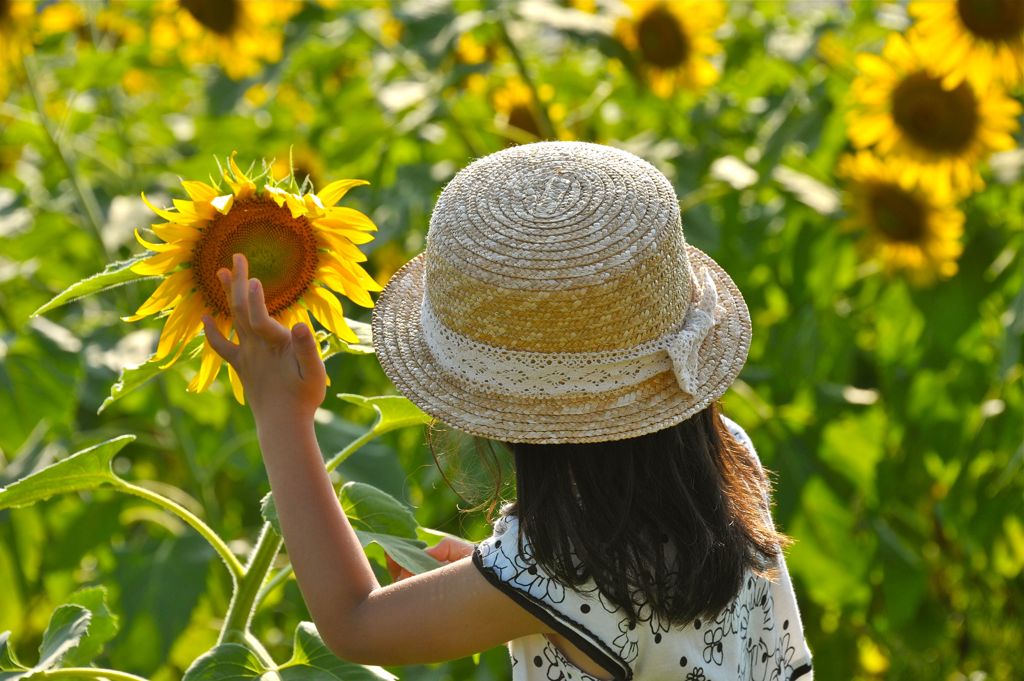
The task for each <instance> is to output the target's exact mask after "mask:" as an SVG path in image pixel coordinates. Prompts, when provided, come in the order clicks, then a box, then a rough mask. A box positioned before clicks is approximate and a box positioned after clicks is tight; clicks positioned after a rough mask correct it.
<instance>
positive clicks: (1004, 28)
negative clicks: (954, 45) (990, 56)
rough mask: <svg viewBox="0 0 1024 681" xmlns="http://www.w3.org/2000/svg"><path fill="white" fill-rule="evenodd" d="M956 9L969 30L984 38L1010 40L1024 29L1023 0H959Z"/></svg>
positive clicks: (1019, 35) (1018, 35) (996, 40)
mask: <svg viewBox="0 0 1024 681" xmlns="http://www.w3.org/2000/svg"><path fill="white" fill-rule="evenodd" d="M956 9H957V12H958V13H959V14H960V21H962V22H963V23H964V26H966V27H967V30H969V31H970V32H971V33H973V34H974V35H976V36H977V37H979V38H982V39H983V40H989V41H991V42H1010V41H1012V40H1019V39H1020V37H1021V32H1022V31H1024V2H1022V0H957V3H956Z"/></svg>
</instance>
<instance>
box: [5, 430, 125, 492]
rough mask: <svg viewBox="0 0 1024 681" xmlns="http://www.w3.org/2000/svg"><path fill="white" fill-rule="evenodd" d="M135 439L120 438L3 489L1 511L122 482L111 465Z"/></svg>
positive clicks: (96, 446)
mask: <svg viewBox="0 0 1024 681" xmlns="http://www.w3.org/2000/svg"><path fill="white" fill-rule="evenodd" d="M134 439H135V436H134V435H119V436H118V437H115V438H113V439H111V440H107V441H106V442H101V443H100V444H98V445H94V446H92V447H89V448H88V449H83V450H82V451H80V452H75V453H74V454H72V455H71V456H69V457H68V458H66V459H63V460H61V461H58V462H57V463H55V464H51V465H49V466H47V467H46V468H44V469H42V470H41V471H38V472H36V473H33V474H32V475H30V476H28V477H27V478H22V479H21V480H18V481H17V482H14V483H11V484H10V485H8V486H7V487H4V488H0V509H4V508H17V507H19V506H28V505H30V504H34V503H36V502H37V501H41V500H43V499H49V498H50V497H52V496H53V495H55V494H61V493H64V492H75V491H78V490H84V489H93V488H95V487H99V486H101V485H103V484H104V483H112V482H115V481H116V480H119V478H118V477H117V476H116V475H114V471H113V470H112V469H111V467H110V462H111V460H113V458H114V455H115V454H117V453H118V452H119V451H121V449H123V448H124V447H125V445H127V444H128V443H129V442H131V441H133V440H134Z"/></svg>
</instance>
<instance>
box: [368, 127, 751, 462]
mask: <svg viewBox="0 0 1024 681" xmlns="http://www.w3.org/2000/svg"><path fill="white" fill-rule="evenodd" d="M373 343H374V347H375V348H376V350H377V357H378V358H379V360H380V363H381V366H382V367H383V368H384V372H385V373H386V374H387V375H388V377H389V378H390V379H391V380H392V381H393V382H394V384H395V386H396V387H397V388H398V389H399V390H400V391H401V392H402V393H403V394H404V395H405V396H406V397H408V398H409V399H410V400H412V401H413V402H414V403H416V404H417V405H418V406H419V407H420V408H421V409H423V410H424V411H425V412H427V413H428V414H430V415H432V416H434V417H436V418H438V419H440V420H441V421H443V422H445V423H447V424H449V425H451V426H453V427H455V428H457V429H459V430H462V431H465V432H467V433H471V434H473V435H481V436H484V437H488V438H493V439H497V440H503V441H506V442H535V443H558V442H599V441H603V440H620V439H624V438H629V437H635V436H638V435H643V434H646V433H651V432H654V431H657V430H661V429H663V428H667V427H669V426H672V425H675V424H677V423H679V422H680V421H683V420H685V419H687V418H689V417H690V416H692V415H693V414H694V413H696V412H698V411H700V410H701V409H703V408H704V407H706V406H707V405H708V404H710V403H711V402H712V401H713V400H715V399H717V398H718V397H719V396H721V395H722V393H724V392H725V390H726V389H727V388H728V387H729V385H730V384H731V383H732V382H733V380H734V379H735V378H736V376H737V375H738V374H739V372H740V369H741V368H742V367H743V363H744V361H745V360H746V357H747V350H748V349H749V347H750V316H749V313H748V312H747V306H746V304H745V303H744V302H743V297H742V295H740V292H739V290H738V289H737V288H736V285H735V284H734V283H733V281H732V279H730V278H729V275H728V274H726V273H725V271H724V270H722V268H721V267H719V266H718V264H717V263H716V262H715V261H714V260H712V259H711V258H710V257H708V256H707V255H706V254H704V253H703V252H701V251H700V250H698V249H696V248H694V247H693V246H690V245H688V244H687V243H686V241H685V239H684V237H683V230H682V224H681V222H680V219H679V203H678V200H677V199H676V195H675V192H674V191H673V189H672V185H671V183H669V181H668V179H667V178H666V177H665V176H664V175H662V174H661V173H660V172H659V171H658V170H657V169H656V168H654V166H652V165H651V164H649V163H647V162H646V161H644V160H642V159H640V158H639V157H637V156H634V155H633V154H630V153H628V152H625V151H622V150H620V149H615V148H613V147H608V146H603V145H599V144H589V143H584V142H538V143H535V144H526V145H522V146H517V147H512V148H509V149H505V150H503V151H499V152H497V153H495V154H491V155H490V156H486V157H484V158H481V159H478V160H477V161H474V162H473V163H471V164H470V165H469V166H467V167H466V168H464V169H463V170H462V171H460V172H459V173H458V174H457V175H456V176H455V177H454V178H453V179H452V180H451V182H449V183H448V185H447V186H446V187H445V189H444V191H443V192H441V196H440V197H439V198H438V200H437V205H435V206H434V211H433V214H432V215H431V218H430V229H429V231H428V232H427V248H426V251H425V252H423V253H421V254H420V255H418V256H416V257H415V258H413V259H412V260H411V261H409V262H408V263H406V265H405V266H404V267H402V269H400V270H399V271H398V272H396V273H395V274H394V276H393V277H392V278H391V280H390V281H389V282H388V285H387V286H386V287H385V289H384V291H383V292H382V293H381V295H380V298H379V299H378V301H377V305H376V307H375V308H374V313H373Z"/></svg>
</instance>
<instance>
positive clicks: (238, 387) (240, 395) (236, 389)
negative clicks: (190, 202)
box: [228, 364, 245, 404]
mask: <svg viewBox="0 0 1024 681" xmlns="http://www.w3.org/2000/svg"><path fill="white" fill-rule="evenodd" d="M228 380H230V381H231V392H232V393H233V394H234V396H235V400H237V401H238V403H239V404H245V390H244V389H243V388H242V379H240V378H239V377H238V374H237V373H235V368H234V367H233V366H231V365H230V364H229V365H228Z"/></svg>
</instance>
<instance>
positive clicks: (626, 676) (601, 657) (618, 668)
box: [473, 549, 796, 681]
mask: <svg viewBox="0 0 1024 681" xmlns="http://www.w3.org/2000/svg"><path fill="white" fill-rule="evenodd" d="M473 565H475V566H476V568H477V569H478V570H479V571H480V574H482V575H483V576H484V578H485V579H486V580H487V581H488V582H490V583H491V584H492V585H494V586H495V587H496V588H497V589H498V590H499V591H501V592H502V593H503V594H505V595H506V596H508V597H509V598H511V599H512V600H514V601H515V602H516V603H518V604H519V605H520V606H522V607H523V608H524V609H525V610H526V611H527V612H529V613H530V614H531V615H533V616H534V617H536V618H537V619H539V620H540V621H541V622H544V624H546V625H548V626H549V627H551V628H552V629H554V630H555V631H557V632H558V633H559V634H561V635H562V636H565V637H566V638H567V639H569V640H570V641H571V642H572V644H573V645H574V646H576V647H577V648H579V649H580V650H582V651H583V652H584V653H586V654H587V656H589V657H590V658H591V659H592V660H594V661H595V662H597V663H598V664H600V665H601V667H603V668H604V669H605V670H607V672H608V673H609V674H611V675H612V678H613V679H615V681H631V679H632V678H633V670H632V669H630V667H629V665H628V664H626V662H625V660H623V659H622V658H620V657H619V656H618V655H616V654H615V653H614V652H612V651H611V650H609V649H607V647H606V646H605V644H604V643H603V642H602V641H601V640H600V639H599V638H597V636H594V634H592V633H591V632H590V631H589V630H588V629H587V628H586V627H585V626H583V625H582V624H580V623H579V622H576V621H575V620H573V619H571V618H569V617H566V616H565V615H563V614H562V613H560V612H558V611H557V610H554V609H553V608H551V607H550V606H548V605H547V604H546V603H544V602H543V601H540V600H537V599H535V598H533V597H532V596H531V595H530V594H528V593H526V592H524V591H520V590H519V589H516V588H515V587H512V586H509V585H508V584H507V583H505V582H503V581H502V580H501V579H500V578H499V577H498V575H496V574H494V572H493V571H492V570H490V569H489V568H486V567H484V565H483V563H482V559H481V557H480V551H479V549H476V550H474V551H473ZM581 630H582V631H585V632H587V633H588V634H590V636H593V638H594V640H593V641H590V640H587V639H586V638H584V637H583V636H582V635H581V634H580V631H581ZM793 678H796V677H793Z"/></svg>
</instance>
